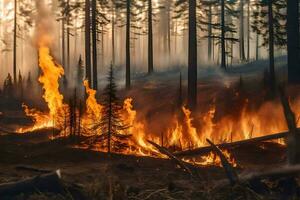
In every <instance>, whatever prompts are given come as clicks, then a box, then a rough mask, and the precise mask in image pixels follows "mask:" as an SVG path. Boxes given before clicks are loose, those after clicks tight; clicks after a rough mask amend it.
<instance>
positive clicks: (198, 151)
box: [173, 129, 299, 157]
mask: <svg viewBox="0 0 300 200" xmlns="http://www.w3.org/2000/svg"><path fill="white" fill-rule="evenodd" d="M298 130H299V129H298ZM287 134H288V132H282V133H276V134H272V135H265V136H261V137H256V138H251V139H246V140H240V141H236V142H228V143H222V144H217V145H216V146H218V147H219V148H221V149H228V148H233V147H237V146H240V145H245V144H252V143H257V142H263V141H268V140H275V139H280V138H284V137H286V136H287ZM212 150H213V147H211V146H205V147H200V148H196V149H191V150H185V151H179V152H174V153H173V154H174V156H177V157H189V156H198V155H203V154H207V153H209V152H211V151H212Z"/></svg>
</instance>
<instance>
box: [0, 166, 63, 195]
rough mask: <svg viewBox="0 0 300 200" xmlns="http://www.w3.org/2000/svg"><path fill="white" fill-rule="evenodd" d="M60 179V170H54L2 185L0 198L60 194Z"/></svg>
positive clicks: (0, 185) (0, 186)
mask: <svg viewBox="0 0 300 200" xmlns="http://www.w3.org/2000/svg"><path fill="white" fill-rule="evenodd" d="M60 179H61V173H60V170H56V171H55V172H52V173H48V174H43V175H40V176H35V177H33V178H28V179H25V180H22V181H17V182H9V183H3V184H0V196H1V197H4V196H9V195H17V194H20V193H32V192H36V191H40V192H44V191H47V192H55V193H61V192H62V191H63V189H62V186H61V183H60Z"/></svg>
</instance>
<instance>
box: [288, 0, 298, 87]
mask: <svg viewBox="0 0 300 200" xmlns="http://www.w3.org/2000/svg"><path fill="white" fill-rule="evenodd" d="M298 18H299V2H298V0H287V35H288V37H287V38H288V44H287V48H288V80H289V82H290V83H300V60H299V21H298Z"/></svg>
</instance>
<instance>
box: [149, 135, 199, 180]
mask: <svg viewBox="0 0 300 200" xmlns="http://www.w3.org/2000/svg"><path fill="white" fill-rule="evenodd" d="M147 142H148V143H150V144H151V145H152V146H154V147H155V148H156V149H157V150H158V151H159V152H160V153H162V154H164V155H166V156H168V157H169V158H170V159H171V160H173V161H174V162H175V163H176V164H178V165H179V166H180V167H181V168H182V169H184V170H185V171H187V172H188V173H189V174H190V175H191V177H193V176H194V175H193V173H192V171H191V170H190V168H189V167H188V166H187V165H186V164H185V163H184V161H182V160H181V159H179V158H177V157H176V156H174V155H173V154H172V153H171V152H170V151H168V150H167V149H166V148H164V147H161V146H159V145H158V144H156V143H155V142H152V141H150V140H147Z"/></svg>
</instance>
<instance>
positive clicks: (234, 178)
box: [206, 139, 239, 185]
mask: <svg viewBox="0 0 300 200" xmlns="http://www.w3.org/2000/svg"><path fill="white" fill-rule="evenodd" d="M206 141H207V142H208V143H209V144H210V145H211V147H212V148H213V151H214V152H215V153H216V154H217V155H218V156H219V157H220V159H221V163H222V166H223V168H224V170H225V173H226V175H227V178H228V179H229V182H230V184H231V185H235V184H236V183H238V182H239V177H238V175H237V173H236V172H235V170H234V168H233V166H232V165H231V164H230V163H229V162H228V160H227V159H226V157H225V156H224V154H223V153H222V151H221V150H220V149H219V148H218V147H217V146H216V145H215V144H214V143H213V142H212V141H210V140H209V139H206Z"/></svg>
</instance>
